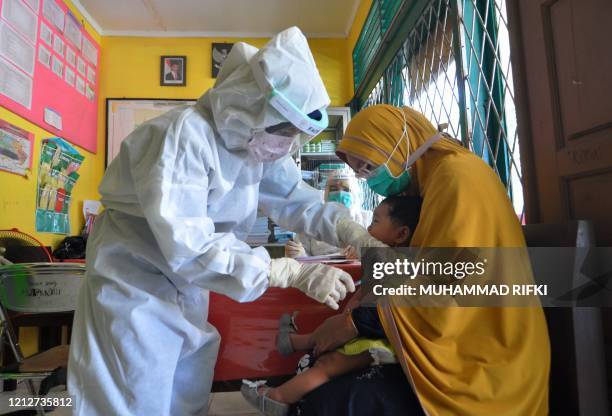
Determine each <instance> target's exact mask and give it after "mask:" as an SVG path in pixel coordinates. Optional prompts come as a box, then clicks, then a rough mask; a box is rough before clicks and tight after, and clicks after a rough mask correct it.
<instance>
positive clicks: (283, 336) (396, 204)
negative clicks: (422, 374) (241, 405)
mask: <svg viewBox="0 0 612 416" xmlns="http://www.w3.org/2000/svg"><path fill="white" fill-rule="evenodd" d="M420 209H421V199H420V198H416V197H406V196H391V197H388V198H386V199H385V200H384V201H382V202H381V203H380V205H379V206H378V207H377V208H376V209H375V210H374V215H373V218H372V223H371V224H370V226H369V227H368V232H369V233H370V235H371V236H372V237H374V238H376V239H377V240H379V241H382V242H383V243H385V244H386V245H388V246H391V247H398V246H407V245H409V243H410V238H411V237H412V234H413V231H414V229H415V228H416V225H417V222H418V219H419V215H420ZM354 298H355V299H357V300H358V299H359V298H360V295H359V294H358V293H356V294H355V295H354ZM349 304H350V305H353V304H357V302H355V301H354V300H353V299H351V302H350V303H349ZM355 312H359V313H358V314H355ZM349 313H350V310H349ZM356 316H358V318H357V319H366V320H371V319H372V316H374V319H376V320H377V319H378V318H377V315H376V308H367V307H358V308H357V309H356V310H354V311H353V314H352V317H353V319H356ZM284 318H286V317H284ZM366 324H367V323H366ZM291 325H292V323H291V322H290V320H289V319H281V328H280V332H279V338H278V349H279V352H280V353H281V354H290V353H293V352H295V351H309V350H312V349H313V348H315V345H314V341H313V339H312V337H311V334H295V333H292V332H295V330H292V329H291V328H292V327H291ZM293 329H295V327H293ZM394 362H397V360H396V359H395V355H394V353H393V349H392V348H391V345H390V343H389V341H387V340H386V339H369V338H361V337H357V338H354V339H353V340H351V341H349V342H348V343H346V344H345V345H344V346H343V347H341V348H339V349H337V350H336V351H331V352H327V353H324V354H323V355H320V356H319V357H317V360H316V361H315V363H314V364H313V366H312V367H311V368H307V369H305V370H303V371H302V372H299V374H298V375H296V376H295V377H293V378H292V379H291V380H289V381H287V382H286V383H284V384H282V385H280V386H278V387H267V386H264V385H263V384H265V382H263V381H258V382H249V381H246V380H245V381H244V384H243V386H242V389H241V391H242V394H243V396H244V397H245V399H246V400H247V401H248V402H249V403H251V404H252V405H253V406H255V407H257V408H258V409H259V411H260V412H262V414H264V415H275V416H280V415H286V414H287V413H288V411H289V406H290V405H291V404H293V403H296V402H298V401H299V400H300V399H301V398H302V397H304V396H305V395H306V394H307V393H309V392H311V391H312V390H314V389H316V388H317V387H319V386H321V385H322V384H324V383H327V382H328V381H329V380H331V379H333V378H335V377H338V376H340V375H342V374H347V373H349V372H352V371H355V370H358V369H361V368H365V367H367V366H369V365H379V364H390V363H394ZM301 364H302V363H301V362H300V365H301Z"/></svg>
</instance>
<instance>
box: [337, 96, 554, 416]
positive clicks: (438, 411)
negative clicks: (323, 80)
mask: <svg viewBox="0 0 612 416" xmlns="http://www.w3.org/2000/svg"><path fill="white" fill-rule="evenodd" d="M402 112H403V113H404V115H402ZM404 116H405V119H406V122H407V124H408V126H407V127H408V128H407V131H408V138H409V142H410V152H414V151H415V150H416V149H417V148H418V147H419V146H420V145H421V144H423V143H424V142H425V141H426V140H427V139H428V138H430V137H431V136H433V135H434V134H436V129H435V128H434V127H433V126H432V125H431V123H430V122H429V121H428V120H427V119H426V118H425V117H424V116H423V115H422V114H420V113H418V112H417V111H415V110H413V109H411V108H408V107H403V108H401V109H400V108H397V107H393V106H389V105H376V106H372V107H368V108H366V109H364V110H362V111H361V112H359V113H358V114H357V115H356V116H355V117H354V118H353V120H351V122H350V123H349V125H348V127H347V129H346V133H345V135H344V136H343V138H342V140H341V142H340V144H339V146H338V151H337V153H338V156H339V157H340V158H342V159H344V160H346V156H347V155H351V156H353V157H356V158H358V159H361V160H364V161H367V162H370V163H371V164H372V165H374V166H379V165H380V164H382V163H384V162H385V161H386V160H387V159H388V157H389V155H390V153H391V151H392V150H393V148H394V147H395V145H396V144H397V140H398V139H399V138H400V137H401V135H402V131H403V128H404ZM407 156H408V150H407V149H406V146H405V145H400V146H398V147H397V150H396V151H395V153H394V154H393V157H392V159H391V161H390V162H389V169H390V170H391V172H392V173H393V174H394V175H398V174H400V173H401V171H402V170H403V169H404V168H403V166H402V163H404V162H405V161H406V160H407ZM411 177H412V181H413V186H415V189H418V191H419V193H420V194H421V197H422V198H423V206H422V209H421V218H420V221H419V224H418V226H417V228H416V230H414V234H413V237H412V240H411V244H412V245H413V246H417V247H524V246H525V240H524V238H523V234H522V230H521V227H520V224H519V222H518V219H517V217H516V215H515V213H514V210H513V208H512V205H511V203H510V200H509V199H508V197H507V195H506V192H505V189H504V187H503V185H502V183H501V181H500V180H499V178H498V177H497V175H495V173H494V172H493V170H492V169H491V168H490V167H489V166H487V165H486V164H485V163H484V162H483V161H482V160H481V159H480V158H478V157H477V156H475V155H474V154H473V153H471V152H470V151H468V150H467V149H465V148H463V147H462V146H460V145H459V144H458V143H456V142H455V141H453V140H451V139H442V140H440V141H438V142H436V143H435V144H434V145H433V146H432V148H430V149H429V150H428V151H427V152H426V153H425V154H424V155H423V156H422V157H421V158H420V159H418V160H417V162H416V163H415V165H414V166H413V167H412V168H411ZM391 302H392V300H391ZM378 313H379V316H380V318H381V322H382V324H383V327H384V329H385V333H386V334H387V337H388V338H389V340H390V341H391V342H392V343H393V345H394V348H395V351H396V352H397V353H398V358H399V360H400V363H401V364H402V366H403V368H404V371H405V372H406V375H407V377H408V379H409V380H410V381H411V383H412V385H413V387H414V390H415V392H416V393H417V395H418V397H419V400H420V402H421V405H422V406H423V408H424V410H425V411H426V413H427V414H428V415H466V416H467V415H470V416H480V415H483V416H484V415H495V416H505V415H545V414H547V413H548V374H549V368H550V347H549V341H548V332H547V327H546V321H545V319H544V314H543V312H542V309H541V308H535V307H532V308H483V307H479V308H474V307H473V308H456V307H448V308H424V307H415V308H407V307H397V306H391V307H389V306H379V308H378Z"/></svg>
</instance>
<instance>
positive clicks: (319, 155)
mask: <svg viewBox="0 0 612 416" xmlns="http://www.w3.org/2000/svg"><path fill="white" fill-rule="evenodd" d="M300 155H301V156H303V157H314V158H333V159H337V160H340V158H339V157H338V156H337V155H336V154H335V153H332V152H330V153H315V152H308V153H304V152H302V153H300Z"/></svg>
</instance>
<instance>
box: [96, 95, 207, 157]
mask: <svg viewBox="0 0 612 416" xmlns="http://www.w3.org/2000/svg"><path fill="white" fill-rule="evenodd" d="M196 102H197V100H190V99H185V100H181V99H153V98H107V99H106V123H107V124H106V166H108V165H110V163H111V162H112V161H113V159H114V158H115V156H117V154H118V153H119V149H120V148H121V142H122V141H123V139H125V138H126V137H127V136H128V135H129V134H130V133H131V132H133V131H134V130H135V129H136V128H137V127H138V126H140V125H141V124H142V123H144V122H145V121H148V120H151V119H152V118H155V117H157V116H160V115H162V114H163V113H165V112H167V111H170V110H172V109H174V108H176V107H180V106H184V105H193V104H195V103H196Z"/></svg>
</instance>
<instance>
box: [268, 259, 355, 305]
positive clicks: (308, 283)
mask: <svg viewBox="0 0 612 416" xmlns="http://www.w3.org/2000/svg"><path fill="white" fill-rule="evenodd" d="M270 287H294V288H296V289H299V290H301V291H302V292H304V293H305V294H306V296H308V297H311V298H313V299H315V300H317V301H319V302H321V303H324V304H326V305H327V306H329V307H330V308H332V309H338V307H339V305H338V302H340V301H341V300H342V299H344V298H345V297H346V292H347V291H348V292H354V291H355V283H354V282H353V278H352V277H351V275H350V274H348V273H347V272H345V271H343V270H340V269H338V268H336V267H331V266H326V265H324V264H302V263H298V262H297V261H295V260H293V259H289V258H286V257H285V258H282V259H272V260H271V261H270Z"/></svg>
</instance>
